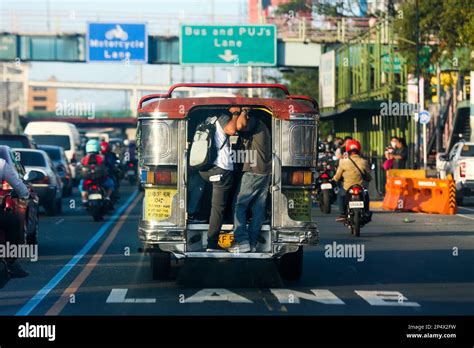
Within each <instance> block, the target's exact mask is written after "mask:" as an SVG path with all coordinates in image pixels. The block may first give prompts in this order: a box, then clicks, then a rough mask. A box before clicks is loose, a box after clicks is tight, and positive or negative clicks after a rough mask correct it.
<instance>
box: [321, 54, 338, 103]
mask: <svg viewBox="0 0 474 348" xmlns="http://www.w3.org/2000/svg"><path fill="white" fill-rule="evenodd" d="M319 98H320V100H321V107H323V108H328V107H335V106H336V51H329V52H326V53H324V54H322V55H321V63H320V64H319Z"/></svg>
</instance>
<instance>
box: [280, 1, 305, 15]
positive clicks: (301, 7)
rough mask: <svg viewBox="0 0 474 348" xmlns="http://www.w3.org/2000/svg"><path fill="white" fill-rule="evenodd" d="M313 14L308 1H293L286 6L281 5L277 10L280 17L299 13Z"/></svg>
mask: <svg viewBox="0 0 474 348" xmlns="http://www.w3.org/2000/svg"><path fill="white" fill-rule="evenodd" d="M308 11H309V12H311V5H308V1H307V0H291V1H290V2H287V3H285V4H281V5H279V6H278V8H277V9H276V10H275V13H276V14H278V15H284V14H288V13H298V12H308Z"/></svg>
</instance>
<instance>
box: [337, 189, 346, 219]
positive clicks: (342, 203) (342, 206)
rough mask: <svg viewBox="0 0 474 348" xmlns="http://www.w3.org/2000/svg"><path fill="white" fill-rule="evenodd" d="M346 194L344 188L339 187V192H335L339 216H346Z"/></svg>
mask: <svg viewBox="0 0 474 348" xmlns="http://www.w3.org/2000/svg"><path fill="white" fill-rule="evenodd" d="M346 193H347V191H346V190H344V188H343V187H342V185H341V187H339V191H338V192H337V205H338V207H339V215H346V213H347V212H346Z"/></svg>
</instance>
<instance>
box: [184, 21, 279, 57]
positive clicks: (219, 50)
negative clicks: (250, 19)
mask: <svg viewBox="0 0 474 348" xmlns="http://www.w3.org/2000/svg"><path fill="white" fill-rule="evenodd" d="M180 63H181V64H206V65H251V66H275V65H276V63H277V30H276V27H275V26H274V25H182V26H181V28H180Z"/></svg>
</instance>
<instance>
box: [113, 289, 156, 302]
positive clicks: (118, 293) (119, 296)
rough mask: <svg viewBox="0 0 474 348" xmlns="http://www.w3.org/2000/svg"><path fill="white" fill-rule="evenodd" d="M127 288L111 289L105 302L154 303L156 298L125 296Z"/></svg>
mask: <svg viewBox="0 0 474 348" xmlns="http://www.w3.org/2000/svg"><path fill="white" fill-rule="evenodd" d="M127 292H128V289H112V291H111V292H110V295H109V297H107V300H106V301H105V303H156V298H126V296H127Z"/></svg>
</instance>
